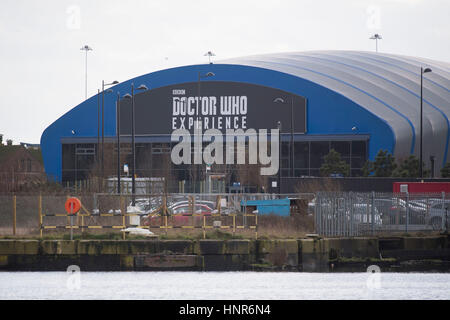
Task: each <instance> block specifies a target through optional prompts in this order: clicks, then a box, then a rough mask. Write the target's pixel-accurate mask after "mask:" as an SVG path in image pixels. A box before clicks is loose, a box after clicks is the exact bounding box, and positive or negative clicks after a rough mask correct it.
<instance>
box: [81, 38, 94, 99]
mask: <svg viewBox="0 0 450 320" xmlns="http://www.w3.org/2000/svg"><path fill="white" fill-rule="evenodd" d="M80 50H81V51H86V67H85V68H86V69H85V80H84V99H85V100H86V99H87V70H88V69H87V58H88V52H89V51H92V48H91V47H89V46H88V45H85V46H84V47H82V48H81V49H80Z"/></svg>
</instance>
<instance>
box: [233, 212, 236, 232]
mask: <svg viewBox="0 0 450 320" xmlns="http://www.w3.org/2000/svg"><path fill="white" fill-rule="evenodd" d="M235 233H236V214H235V213H234V214H233V236H234V234H235Z"/></svg>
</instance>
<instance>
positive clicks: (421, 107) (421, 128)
mask: <svg viewBox="0 0 450 320" xmlns="http://www.w3.org/2000/svg"><path fill="white" fill-rule="evenodd" d="M427 72H431V69H430V68H425V69H424V68H423V67H420V160H419V161H420V162H419V172H420V178H423V162H422V161H423V160H422V156H423V151H422V140H423V74H424V73H427Z"/></svg>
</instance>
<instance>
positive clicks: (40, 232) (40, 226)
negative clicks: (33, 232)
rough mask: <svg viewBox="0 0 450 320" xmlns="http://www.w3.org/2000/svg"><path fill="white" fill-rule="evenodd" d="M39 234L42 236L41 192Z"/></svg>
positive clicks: (40, 197)
mask: <svg viewBox="0 0 450 320" xmlns="http://www.w3.org/2000/svg"><path fill="white" fill-rule="evenodd" d="M39 234H40V236H41V238H42V194H39Z"/></svg>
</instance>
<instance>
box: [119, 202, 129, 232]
mask: <svg viewBox="0 0 450 320" xmlns="http://www.w3.org/2000/svg"><path fill="white" fill-rule="evenodd" d="M119 199H120V212H121V213H122V226H123V228H124V229H126V227H127V222H126V216H125V214H126V208H125V206H124V203H125V202H124V200H123V197H122V195H120V198H119ZM126 236H127V235H126V232H122V239H123V240H126Z"/></svg>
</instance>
